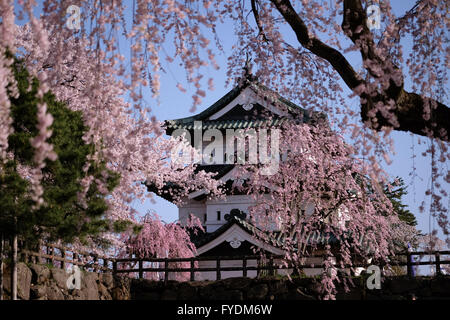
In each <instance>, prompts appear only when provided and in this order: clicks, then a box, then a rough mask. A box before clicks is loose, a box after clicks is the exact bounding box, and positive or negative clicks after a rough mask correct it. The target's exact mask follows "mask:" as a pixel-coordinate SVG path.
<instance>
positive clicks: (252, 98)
mask: <svg viewBox="0 0 450 320" xmlns="http://www.w3.org/2000/svg"><path fill="white" fill-rule="evenodd" d="M317 116H318V117H320V116H322V118H323V114H320V115H319V114H314V115H312V114H311V113H309V112H307V111H306V110H305V109H303V108H301V107H300V106H298V105H296V104H294V103H292V102H290V101H288V100H286V99H284V98H283V97H281V96H280V95H279V94H277V93H276V92H274V91H272V90H270V89H268V88H267V87H265V86H263V85H261V84H260V83H258V81H257V79H256V78H255V77H254V76H252V75H250V74H248V73H246V75H245V76H244V77H243V79H242V80H241V82H240V84H238V85H237V86H236V87H235V88H233V89H232V90H231V91H229V92H228V93H227V94H226V95H225V96H223V97H222V98H220V99H219V100H218V101H217V102H215V103H214V104H213V105H211V106H210V107H209V108H207V109H206V110H204V111H202V112H200V113H198V114H196V115H193V116H191V117H186V118H181V119H175V120H167V121H165V130H166V134H167V135H173V134H174V132H175V131H176V130H178V129H184V130H187V131H189V133H190V135H191V137H193V136H194V130H195V129H199V125H200V126H201V130H202V133H203V132H205V130H211V129H212V130H219V131H220V132H222V134H223V136H226V131H227V129H234V130H239V129H250V128H255V129H257V128H268V129H270V128H276V127H278V126H280V125H281V124H282V123H284V122H285V121H288V120H289V119H296V120H297V121H299V120H298V119H300V121H303V122H304V123H312V122H314V121H316V119H318V117H317ZM216 132H217V131H216ZM201 137H204V136H203V134H202V135H201ZM209 141H211V140H209ZM195 143H198V141H195V139H194V141H193V142H192V143H191V145H192V146H194V144H195ZM204 144H208V142H205V143H204ZM233 145H234V142H233ZM237 148H238V147H236V148H235V150H234V151H235V153H236V151H237V150H236V149H237ZM203 150H204V149H203ZM227 151H228V150H227ZM234 156H235V155H234V154H232V155H231V157H232V158H235V157H234ZM225 157H230V154H229V152H228V153H226V154H225ZM281 157H283V156H281ZM238 165H239V164H236V163H227V162H226V161H224V163H221V164H217V163H214V164H207V163H205V162H204V161H203V162H202V163H199V164H198V165H197V168H196V170H198V171H200V170H204V171H206V172H213V173H215V176H214V178H215V179H220V180H222V181H223V182H224V183H225V187H226V196H225V198H222V199H209V198H208V197H207V191H206V190H200V191H196V192H193V193H191V194H189V196H188V197H187V198H186V199H184V201H183V204H182V205H180V206H178V210H179V221H180V223H181V224H182V225H183V224H186V222H187V219H188V217H189V215H190V214H193V215H195V216H196V217H197V218H199V219H200V221H202V223H203V226H204V229H205V231H206V232H205V233H201V234H198V235H192V241H193V243H194V244H195V245H196V248H197V255H198V256H202V257H213V256H244V255H254V251H253V249H254V248H255V247H256V248H259V249H260V250H263V251H265V252H266V253H270V254H274V255H282V254H283V253H284V252H283V250H282V249H281V248H280V246H277V245H276V243H277V242H276V241H273V242H270V243H268V242H267V241H263V240H261V239H259V238H258V237H256V236H255V234H256V233H255V228H256V227H255V226H254V225H252V224H251V223H250V222H249V221H248V220H247V219H246V215H247V213H248V209H249V207H250V206H252V205H253V204H254V200H253V198H252V196H251V195H248V194H245V193H244V192H242V191H241V192H240V191H239V190H237V189H236V188H234V187H233V181H234V179H235V172H236V169H237V167H236V166H238ZM148 187H149V191H155V190H154V189H152V188H151V187H150V186H148ZM158 194H159V195H160V196H161V197H163V198H165V199H166V200H168V201H171V200H172V198H171V197H170V195H169V194H168V193H164V192H159V193H158ZM317 262H318V261H317ZM317 262H315V261H310V263H317ZM208 263H209V264H210V265H209V264H208ZM253 263H254V265H255V264H256V261H253ZM200 264H201V265H203V266H205V267H206V266H212V267H214V266H215V261H211V262H209V261H200ZM235 265H236V266H239V265H242V260H239V261H229V264H228V265H227V266H235ZM247 265H248V266H251V265H252V261H249V262H248V264H247ZM305 271H306V270H305ZM280 272H281V271H280ZM318 272H320V269H311V270H310V272H309V273H310V274H316V273H318ZM307 273H308V272H307ZM236 276H242V272H241V271H229V272H223V274H222V278H227V277H236ZM248 276H249V277H254V276H256V271H253V273H252V271H249V273H248ZM202 277H203V279H210V280H213V279H215V277H216V275H215V272H210V274H209V273H208V272H203V274H202Z"/></svg>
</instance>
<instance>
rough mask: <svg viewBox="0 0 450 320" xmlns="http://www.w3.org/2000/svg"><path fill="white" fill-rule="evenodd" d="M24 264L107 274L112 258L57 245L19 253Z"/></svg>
mask: <svg viewBox="0 0 450 320" xmlns="http://www.w3.org/2000/svg"><path fill="white" fill-rule="evenodd" d="M20 255H21V260H22V261H24V262H31V263H40V264H48V265H51V266H54V267H58V268H61V269H65V268H66V267H67V266H69V265H72V266H74V265H76V266H79V267H83V268H84V269H86V270H88V271H93V272H109V271H111V270H112V261H113V260H114V259H113V258H107V257H103V256H100V255H97V254H94V253H89V252H83V251H74V249H72V248H69V247H64V246H57V245H42V246H41V247H40V250H39V251H38V252H37V251H30V250H21V251H20Z"/></svg>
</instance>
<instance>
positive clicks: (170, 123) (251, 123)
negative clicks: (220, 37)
mask: <svg viewBox="0 0 450 320" xmlns="http://www.w3.org/2000/svg"><path fill="white" fill-rule="evenodd" d="M249 86H252V87H253V88H255V90H257V91H263V92H264V91H265V92H267V93H268V94H273V95H275V96H276V97H277V98H278V102H279V103H281V105H283V106H284V107H286V108H287V109H288V111H289V112H290V113H292V114H294V115H299V114H300V115H301V116H302V121H303V122H309V121H310V120H311V119H312V118H313V117H311V115H310V112H308V111H306V110H305V109H303V108H302V107H300V106H298V105H296V104H295V103H293V102H291V101H289V100H287V99H285V98H283V97H281V96H280V95H279V94H278V93H276V92H275V91H273V90H271V89H269V88H267V87H266V86H264V85H262V84H260V83H258V82H257V81H256V80H255V78H254V77H252V76H249V78H247V79H246V80H245V81H243V84H241V85H238V86H236V87H235V88H233V89H232V90H230V91H229V92H228V93H227V94H225V95H224V96H223V97H222V98H220V99H219V100H217V101H216V102H215V103H214V104H213V105H211V106H210V107H209V108H207V109H206V110H204V111H202V112H200V113H198V114H196V115H193V116H190V117H186V118H180V119H174V120H166V121H165V124H164V126H165V127H166V133H167V134H168V135H170V134H171V133H172V132H173V130H176V129H187V130H191V129H194V121H202V122H203V129H213V128H214V129H216V128H217V129H244V128H255V127H260V126H262V124H263V123H264V121H265V120H229V121H221V120H217V121H211V120H210V121H207V120H208V118H209V117H210V116H211V115H213V114H215V113H216V112H218V111H219V110H221V109H223V108H224V107H225V106H227V105H228V104H229V103H230V102H231V101H233V100H234V99H235V98H236V97H237V96H239V94H240V93H241V92H242V91H243V90H244V89H245V88H247V87H249ZM314 117H325V115H323V114H321V113H319V112H314ZM294 118H295V119H298V117H297V116H295V117H294ZM270 121H274V123H272V125H279V124H280V123H278V122H277V121H280V119H274V120H269V122H268V123H266V124H269V125H270V124H271V123H270ZM283 121H285V120H283ZM266 122H267V121H266Z"/></svg>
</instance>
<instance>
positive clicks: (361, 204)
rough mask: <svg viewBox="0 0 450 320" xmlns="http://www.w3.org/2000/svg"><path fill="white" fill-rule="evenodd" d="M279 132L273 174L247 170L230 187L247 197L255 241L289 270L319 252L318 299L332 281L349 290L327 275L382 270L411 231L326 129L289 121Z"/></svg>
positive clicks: (327, 295) (412, 235)
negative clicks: (277, 251) (268, 245)
mask: <svg viewBox="0 0 450 320" xmlns="http://www.w3.org/2000/svg"><path fill="white" fill-rule="evenodd" d="M281 130H282V133H281V134H280V136H281V137H282V138H281V141H280V153H281V154H284V155H285V157H286V158H285V159H283V161H281V162H280V164H279V165H280V167H279V169H278V170H277V172H276V173H275V174H274V175H267V174H261V172H263V171H262V170H255V167H254V166H250V165H247V166H244V167H242V169H241V170H242V171H241V172H238V173H237V177H248V180H246V181H245V184H242V185H239V183H241V182H244V180H240V179H237V180H236V182H235V184H236V186H237V187H240V188H242V189H243V190H246V192H248V194H251V195H253V197H254V198H255V203H256V205H254V206H253V207H251V209H250V216H251V219H252V220H253V221H254V224H255V225H257V226H258V227H259V229H260V230H261V232H259V235H258V236H259V237H261V238H263V239H265V241H269V242H270V241H271V239H278V241H277V242H276V243H275V244H276V245H278V246H281V247H282V248H283V250H284V251H285V255H286V261H288V262H291V263H292V264H293V265H294V269H297V271H299V272H302V269H303V268H302V267H301V266H300V265H301V264H302V261H303V264H304V260H302V258H303V257H307V256H310V255H312V254H315V253H317V252H322V254H323V255H324V256H325V257H326V259H325V262H328V263H325V264H324V266H325V268H324V274H323V277H322V284H323V288H322V289H323V291H324V292H323V293H324V295H323V297H324V298H333V297H334V296H333V295H334V294H335V293H336V292H335V284H336V282H340V281H343V282H344V285H345V288H348V287H347V286H348V285H349V284H350V283H347V281H348V280H349V279H348V278H346V277H341V276H338V275H337V274H336V273H335V272H334V271H333V270H335V269H336V268H339V269H343V270H345V269H348V268H350V269H354V265H355V262H356V263H358V262H359V263H361V262H364V261H368V260H369V259H371V260H370V261H372V262H371V263H374V264H385V263H386V264H387V263H389V257H392V256H394V255H395V254H396V253H397V252H399V251H404V250H405V249H406V247H407V243H409V242H412V241H413V240H414V238H415V237H417V232H416V231H415V229H414V228H413V227H411V226H409V225H408V224H406V223H405V222H403V221H401V220H400V219H399V218H398V215H397V214H396V213H395V212H394V210H393V208H392V203H391V201H390V200H389V198H388V197H387V196H386V194H385V192H384V190H383V186H382V185H380V184H379V182H378V181H377V180H372V179H370V178H369V176H370V174H369V172H368V171H367V169H366V168H364V166H363V163H362V161H360V160H358V159H355V158H354V157H353V156H352V154H353V151H352V147H351V146H349V145H347V144H346V143H345V142H344V140H343V138H342V137H340V136H339V135H337V134H335V133H334V132H332V131H331V130H330V129H329V128H328V127H327V125H326V123H323V122H322V124H316V125H309V124H301V125H300V124H295V123H291V124H286V125H285V126H284V127H283V128H282V129H281ZM311 235H321V236H319V237H311ZM312 239H315V240H313V241H311V240H312ZM317 240H318V241H317ZM350 281H351V280H350Z"/></svg>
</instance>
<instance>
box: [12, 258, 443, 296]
mask: <svg viewBox="0 0 450 320" xmlns="http://www.w3.org/2000/svg"><path fill="white" fill-rule="evenodd" d="M69 277H70V274H68V273H66V271H64V270H61V269H57V268H51V267H50V268H49V267H48V266H44V265H36V264H32V265H29V266H27V265H26V264H24V263H19V264H18V297H19V299H23V300H128V299H136V300H269V301H270V300H314V299H317V297H318V290H319V287H320V284H319V283H318V280H317V279H314V278H300V279H294V280H293V281H289V280H287V279H279V278H261V279H251V278H243V277H241V278H229V279H224V280H219V281H195V282H176V281H168V282H167V283H166V284H165V283H164V282H162V281H149V280H145V279H141V280H139V279H130V278H127V277H123V276H112V275H111V274H108V273H103V274H102V273H100V274H99V273H92V272H85V271H82V272H81V286H80V289H71V290H69V289H68V288H67V280H68V278H69ZM9 278H10V275H9V270H8V268H6V270H5V274H4V280H5V281H4V288H5V297H4V298H5V299H8V298H9V293H10V281H9ZM413 296H414V297H415V298H416V299H418V300H425V299H448V300H450V276H441V277H435V278H428V277H416V278H414V279H409V278H407V277H395V278H386V279H385V281H383V282H382V284H381V289H380V290H376V289H374V290H369V289H367V287H366V285H365V280H364V279H363V278H357V279H355V287H353V288H352V289H351V291H350V292H347V293H344V291H343V290H342V288H339V293H338V294H337V296H336V298H337V299H338V300H366V299H367V300H374V299H375V300H406V299H412V298H413Z"/></svg>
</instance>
